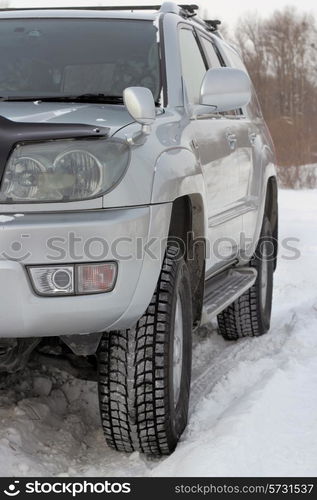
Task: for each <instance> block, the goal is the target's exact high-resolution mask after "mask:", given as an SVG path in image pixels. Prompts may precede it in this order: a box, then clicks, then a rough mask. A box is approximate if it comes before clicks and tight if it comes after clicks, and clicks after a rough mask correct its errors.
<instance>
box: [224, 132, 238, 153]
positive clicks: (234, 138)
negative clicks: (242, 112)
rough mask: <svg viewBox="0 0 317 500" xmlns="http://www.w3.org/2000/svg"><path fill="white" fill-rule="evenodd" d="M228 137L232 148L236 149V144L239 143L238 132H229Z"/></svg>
mask: <svg viewBox="0 0 317 500" xmlns="http://www.w3.org/2000/svg"><path fill="white" fill-rule="evenodd" d="M226 138H227V142H228V144H229V147H230V149H232V150H234V149H235V148H236V145H237V136H236V134H233V133H232V132H227V133H226Z"/></svg>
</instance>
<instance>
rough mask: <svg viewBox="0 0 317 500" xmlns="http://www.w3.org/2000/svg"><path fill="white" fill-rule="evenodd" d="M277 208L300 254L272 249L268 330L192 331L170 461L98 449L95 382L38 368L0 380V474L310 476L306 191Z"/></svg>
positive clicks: (313, 245)
mask: <svg viewBox="0 0 317 500" xmlns="http://www.w3.org/2000/svg"><path fill="white" fill-rule="evenodd" d="M280 210H281V221H280V233H281V240H282V242H283V239H284V238H288V237H293V238H298V239H299V240H300V241H299V242H296V245H295V246H296V247H297V249H299V250H300V252H301V255H300V257H299V258H297V259H296V260H287V259H286V258H289V257H291V256H293V252H292V251H290V250H287V249H285V248H283V247H282V248H281V256H280V262H279V268H278V271H277V274H276V280H275V293H274V309H273V320H272V329H271V332H270V333H269V334H268V335H266V336H264V337H263V338H259V339H245V340H242V341H240V342H238V343H229V342H225V341H224V340H222V339H221V338H220V337H219V336H218V334H217V330H216V328H215V326H214V325H208V327H204V328H201V329H200V331H199V332H198V334H197V335H196V337H195V349H194V367H193V369H194V371H193V375H194V377H193V388H192V400H191V411H190V422H189V426H188V429H187V431H186V432H185V434H184V435H183V437H182V440H181V443H180V444H179V446H178V448H177V450H176V452H175V453H174V454H173V455H172V456H171V457H168V458H165V459H163V460H148V459H146V458H144V457H143V456H141V455H139V454H138V453H133V454H132V455H123V454H119V453H116V452H114V451H112V450H109V449H108V448H107V447H106V446H105V444H104V440H103V435H102V431H101V429H100V424H99V416H98V408H97V395H96V385H95V383H93V382H85V381H80V380H77V379H75V378H74V377H72V376H71V375H69V374H66V373H63V372H61V371H59V370H58V369H55V368H52V367H45V366H40V365H39V366H37V367H35V368H33V369H32V370H31V369H29V368H28V369H27V370H25V371H24V372H23V373H20V374H17V375H13V376H10V377H3V376H2V377H0V475H1V476H8V475H22V476H29V475H34V476H43V475H50V476H58V475H65V476H81V475H84V476H88V475H91V476H133V475H142V476H143V475H146V476H193V475H194V476H195V475H200V476H247V475H248V476H262V475H263V476H265V475H268V476H277V475H281V476H294V475H296V476H305V475H311V476H316V475H317V390H316V387H317V231H316V221H317V190H314V191H293V192H292V191H282V192H280ZM287 244H288V245H290V243H287ZM292 245H294V242H293V243H292Z"/></svg>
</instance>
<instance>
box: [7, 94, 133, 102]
mask: <svg viewBox="0 0 317 500" xmlns="http://www.w3.org/2000/svg"><path fill="white" fill-rule="evenodd" d="M0 100H1V101H13V102H14V101H25V102H29V101H31V102H33V101H39V102H41V101H42V102H98V103H105V104H122V103H123V97H120V96H114V95H106V94H80V95H58V96H42V97H38V96H7V97H0Z"/></svg>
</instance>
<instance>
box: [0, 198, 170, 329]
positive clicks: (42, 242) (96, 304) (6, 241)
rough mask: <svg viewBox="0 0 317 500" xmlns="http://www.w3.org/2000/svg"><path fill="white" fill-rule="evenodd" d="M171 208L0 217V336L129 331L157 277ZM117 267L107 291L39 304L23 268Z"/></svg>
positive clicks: (151, 207)
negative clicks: (92, 264)
mask: <svg viewBox="0 0 317 500" xmlns="http://www.w3.org/2000/svg"><path fill="white" fill-rule="evenodd" d="M170 214H171V204H161V205H153V206H147V207H137V208H127V209H111V210H95V211H93V210H91V211H85V212H73V213H70V212H65V213H60V212H59V213H45V214H44V213H31V214H24V215H22V216H21V215H20V214H18V215H6V216H0V337H3V338H6V337H45V336H56V335H72V334H87V333H92V332H101V331H105V330H110V329H114V328H116V329H122V328H128V327H130V326H132V325H133V324H135V322H136V321H137V320H138V318H139V317H140V316H141V315H142V314H143V312H144V311H145V309H146V308H147V306H148V304H149V302H150V300H151V297H152V294H153V292H154V289H155V286H156V282H157V280H158V276H159V273H160V270H161V265H162V259H163V255H164V251H165V243H166V242H165V238H166V235H167V234H168V228H169V221H170ZM113 260H114V261H116V262H117V263H118V276H117V282H116V285H115V288H114V290H113V291H112V292H109V293H104V294H98V295H84V296H69V297H67V296H63V297H61V296H59V297H40V296H38V295H36V294H35V292H34V290H33V288H32V285H31V283H30V279H29V276H28V273H27V271H26V266H28V265H45V264H48V265H52V264H53V265H57V264H58V265H60V264H73V263H79V262H93V261H95V262H101V261H113Z"/></svg>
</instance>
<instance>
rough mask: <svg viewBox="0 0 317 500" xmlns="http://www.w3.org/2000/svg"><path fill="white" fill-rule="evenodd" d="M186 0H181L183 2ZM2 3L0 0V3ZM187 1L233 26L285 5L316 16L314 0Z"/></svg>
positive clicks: (145, 0) (45, 1)
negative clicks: (249, 15)
mask: <svg viewBox="0 0 317 500" xmlns="http://www.w3.org/2000/svg"><path fill="white" fill-rule="evenodd" d="M186 1H188V0H181V2H183V3H185V2H186ZM1 3H3V2H2V1H1V0H0V5H1ZM159 3H162V2H161V0H135V1H133V0H108V1H107V0H104V1H102V0H95V1H94V0H11V2H10V6H14V7H15V6H16V7H21V6H23V7H24V6H29V7H32V6H34V7H41V6H42V7H44V6H55V7H56V6H67V5H78V6H81V5H120V4H121V5H142V4H143V5H145V4H150V5H151V4H159ZM188 3H198V4H199V5H200V6H201V7H202V9H203V11H204V10H205V9H208V17H210V18H211V19H215V18H216V19H220V20H222V21H223V22H225V24H227V25H229V26H230V27H233V25H234V24H235V23H236V21H237V20H238V19H239V17H240V16H242V15H243V14H245V13H246V12H252V13H254V12H257V13H258V14H260V15H263V16H267V15H269V14H270V13H272V12H273V11H274V10H276V9H280V8H283V7H285V6H287V5H291V6H294V7H297V8H298V10H299V11H306V12H311V13H312V14H314V16H315V17H316V18H317V2H316V0H315V1H313V0H262V1H255V0H197V1H196V0H189V1H188Z"/></svg>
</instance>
